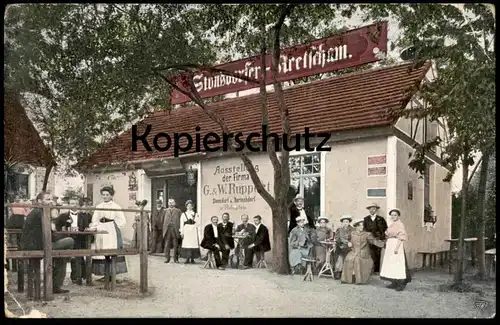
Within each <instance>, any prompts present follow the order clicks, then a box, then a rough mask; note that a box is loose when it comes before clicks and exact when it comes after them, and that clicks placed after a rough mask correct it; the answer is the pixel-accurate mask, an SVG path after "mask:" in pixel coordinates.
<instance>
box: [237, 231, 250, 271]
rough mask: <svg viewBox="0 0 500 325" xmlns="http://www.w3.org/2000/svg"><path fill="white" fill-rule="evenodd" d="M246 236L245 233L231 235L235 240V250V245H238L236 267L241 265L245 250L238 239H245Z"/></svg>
mask: <svg viewBox="0 0 500 325" xmlns="http://www.w3.org/2000/svg"><path fill="white" fill-rule="evenodd" d="M247 237H248V234H246V235H240V234H234V235H233V239H234V241H235V245H234V249H235V250H236V247H238V246H239V247H240V248H239V251H238V258H239V263H238V264H239V265H238V267H239V266H241V264H242V263H243V261H244V260H245V250H244V249H243V247H242V246H241V245H240V240H242V239H245V238H247Z"/></svg>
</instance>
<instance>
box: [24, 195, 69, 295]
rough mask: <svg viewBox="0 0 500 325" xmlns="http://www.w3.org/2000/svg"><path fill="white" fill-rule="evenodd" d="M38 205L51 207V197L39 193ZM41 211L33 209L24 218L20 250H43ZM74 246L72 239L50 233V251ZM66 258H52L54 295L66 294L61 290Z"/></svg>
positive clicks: (64, 275) (65, 291)
mask: <svg viewBox="0 0 500 325" xmlns="http://www.w3.org/2000/svg"><path fill="white" fill-rule="evenodd" d="M36 199H37V203H38V204H43V205H52V195H51V194H49V193H46V192H41V193H40V194H38V195H37V197H36ZM42 218H43V209H41V208H34V209H33V210H31V212H30V213H29V214H28V216H27V217H26V221H25V223H24V226H23V231H22V235H21V245H20V246H21V247H20V248H21V250H25V251H30V250H43V247H44V243H43V229H42ZM51 222H52V221H51ZM52 225H54V224H52ZM74 245H75V241H74V240H73V238H69V237H68V238H60V237H57V236H55V234H54V233H52V249H61V250H64V249H72V248H73V247H74ZM67 262H68V260H67V259H66V258H54V260H53V264H52V265H53V269H52V284H53V292H54V293H67V292H69V290H64V289H62V288H61V287H62V285H63V282H64V278H65V277H66V263H67Z"/></svg>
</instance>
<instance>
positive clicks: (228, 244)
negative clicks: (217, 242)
mask: <svg viewBox="0 0 500 325" xmlns="http://www.w3.org/2000/svg"><path fill="white" fill-rule="evenodd" d="M233 226H234V224H233V223H232V222H230V221H229V213H227V212H224V213H223V214H222V222H221V223H219V232H220V234H221V239H222V242H223V243H224V246H223V247H221V250H222V251H221V253H222V265H223V266H224V267H226V266H227V265H228V263H229V252H230V251H231V249H234V238H233Z"/></svg>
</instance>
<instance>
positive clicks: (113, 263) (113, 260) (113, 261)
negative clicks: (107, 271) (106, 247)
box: [111, 255, 116, 291]
mask: <svg viewBox="0 0 500 325" xmlns="http://www.w3.org/2000/svg"><path fill="white" fill-rule="evenodd" d="M115 289H116V255H113V256H111V291H114V290H115Z"/></svg>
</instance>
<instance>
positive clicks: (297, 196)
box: [293, 194, 304, 202]
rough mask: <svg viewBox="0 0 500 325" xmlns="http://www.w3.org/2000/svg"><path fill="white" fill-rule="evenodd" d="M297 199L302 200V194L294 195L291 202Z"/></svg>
mask: <svg viewBox="0 0 500 325" xmlns="http://www.w3.org/2000/svg"><path fill="white" fill-rule="evenodd" d="M297 200H304V196H302V194H297V195H295V198H294V199H293V202H295V201H297Z"/></svg>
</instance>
